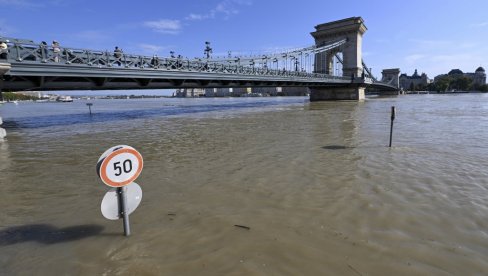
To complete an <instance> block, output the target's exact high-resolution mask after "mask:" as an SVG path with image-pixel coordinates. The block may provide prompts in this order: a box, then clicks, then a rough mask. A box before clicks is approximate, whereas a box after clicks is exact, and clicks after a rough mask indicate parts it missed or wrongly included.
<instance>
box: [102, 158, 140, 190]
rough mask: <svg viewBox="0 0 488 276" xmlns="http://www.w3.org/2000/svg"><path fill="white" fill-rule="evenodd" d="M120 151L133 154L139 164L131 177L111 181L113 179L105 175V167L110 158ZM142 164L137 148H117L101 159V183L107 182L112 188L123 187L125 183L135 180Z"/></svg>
mask: <svg viewBox="0 0 488 276" xmlns="http://www.w3.org/2000/svg"><path fill="white" fill-rule="evenodd" d="M121 153H131V154H133V155H134V156H135V157H136V158H137V160H138V161H139V164H140V165H139V168H137V171H136V173H135V174H134V176H132V177H131V178H129V179H127V180H126V181H123V182H113V181H111V180H110V179H109V178H108V177H107V173H106V169H107V166H108V163H109V162H110V160H111V159H112V158H114V157H115V156H117V155H119V154H121ZM143 165H144V164H143V161H142V155H141V154H140V153H139V152H138V151H137V150H135V149H134V148H121V149H118V150H116V151H114V152H112V153H110V154H109V155H108V156H107V157H105V159H104V160H103V161H102V165H101V166H100V179H102V181H103V183H105V184H107V185H108V186H110V187H114V188H118V187H123V186H125V185H128V184H130V183H131V182H132V181H134V180H136V178H137V177H139V175H140V174H141V172H142V167H143Z"/></svg>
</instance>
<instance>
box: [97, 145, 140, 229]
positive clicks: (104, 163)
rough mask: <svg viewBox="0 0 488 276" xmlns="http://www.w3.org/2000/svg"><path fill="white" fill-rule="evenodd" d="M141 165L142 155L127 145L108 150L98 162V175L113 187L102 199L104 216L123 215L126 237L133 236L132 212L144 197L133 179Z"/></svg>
mask: <svg viewBox="0 0 488 276" xmlns="http://www.w3.org/2000/svg"><path fill="white" fill-rule="evenodd" d="M142 167H143V159H142V155H141V154H140V153H139V152H138V151H137V150H136V149H134V148H133V147H130V146H126V145H119V146H115V147H112V148H110V149H108V150H106V151H105V152H104V153H103V154H102V155H101V156H100V158H99V159H98V163H97V173H98V176H99V177H100V179H101V180H102V181H103V183H105V184H106V185H108V186H110V187H112V189H110V190H109V191H108V192H107V193H106V194H105V196H104V198H103V200H102V204H101V211H102V215H103V216H104V217H105V218H107V219H110V220H117V219H120V218H122V219H123V222H124V234H125V236H129V235H130V225H129V214H130V213H132V212H133V211H134V210H135V209H136V208H137V206H139V204H140V203H141V200H142V190H141V187H140V186H139V185H138V184H137V183H135V182H133V181H134V180H136V178H137V177H138V176H139V175H140V174H141V171H142Z"/></svg>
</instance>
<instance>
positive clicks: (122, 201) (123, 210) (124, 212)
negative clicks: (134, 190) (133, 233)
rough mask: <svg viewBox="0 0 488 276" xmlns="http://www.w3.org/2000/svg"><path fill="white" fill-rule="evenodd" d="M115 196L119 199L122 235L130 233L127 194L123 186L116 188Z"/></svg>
mask: <svg viewBox="0 0 488 276" xmlns="http://www.w3.org/2000/svg"><path fill="white" fill-rule="evenodd" d="M117 198H118V200H119V214H120V217H122V219H123V222H124V235H125V236H129V235H130V224H129V211H128V209H127V196H126V193H125V187H119V188H117Z"/></svg>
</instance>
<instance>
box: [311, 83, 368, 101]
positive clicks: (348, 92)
mask: <svg viewBox="0 0 488 276" xmlns="http://www.w3.org/2000/svg"><path fill="white" fill-rule="evenodd" d="M364 90H365V88H364V87H362V86H357V87H320V88H318V87H310V101H312V102H314V101H340V100H353V101H361V100H364V98H365V96H364Z"/></svg>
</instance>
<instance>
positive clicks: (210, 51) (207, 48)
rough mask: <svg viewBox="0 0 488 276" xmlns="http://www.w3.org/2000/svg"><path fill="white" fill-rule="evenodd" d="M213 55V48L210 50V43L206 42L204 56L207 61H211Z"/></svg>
mask: <svg viewBox="0 0 488 276" xmlns="http://www.w3.org/2000/svg"><path fill="white" fill-rule="evenodd" d="M211 53H212V48H210V42H208V41H205V50H204V51H203V54H204V55H205V57H206V58H207V59H209V58H210V54H211Z"/></svg>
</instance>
